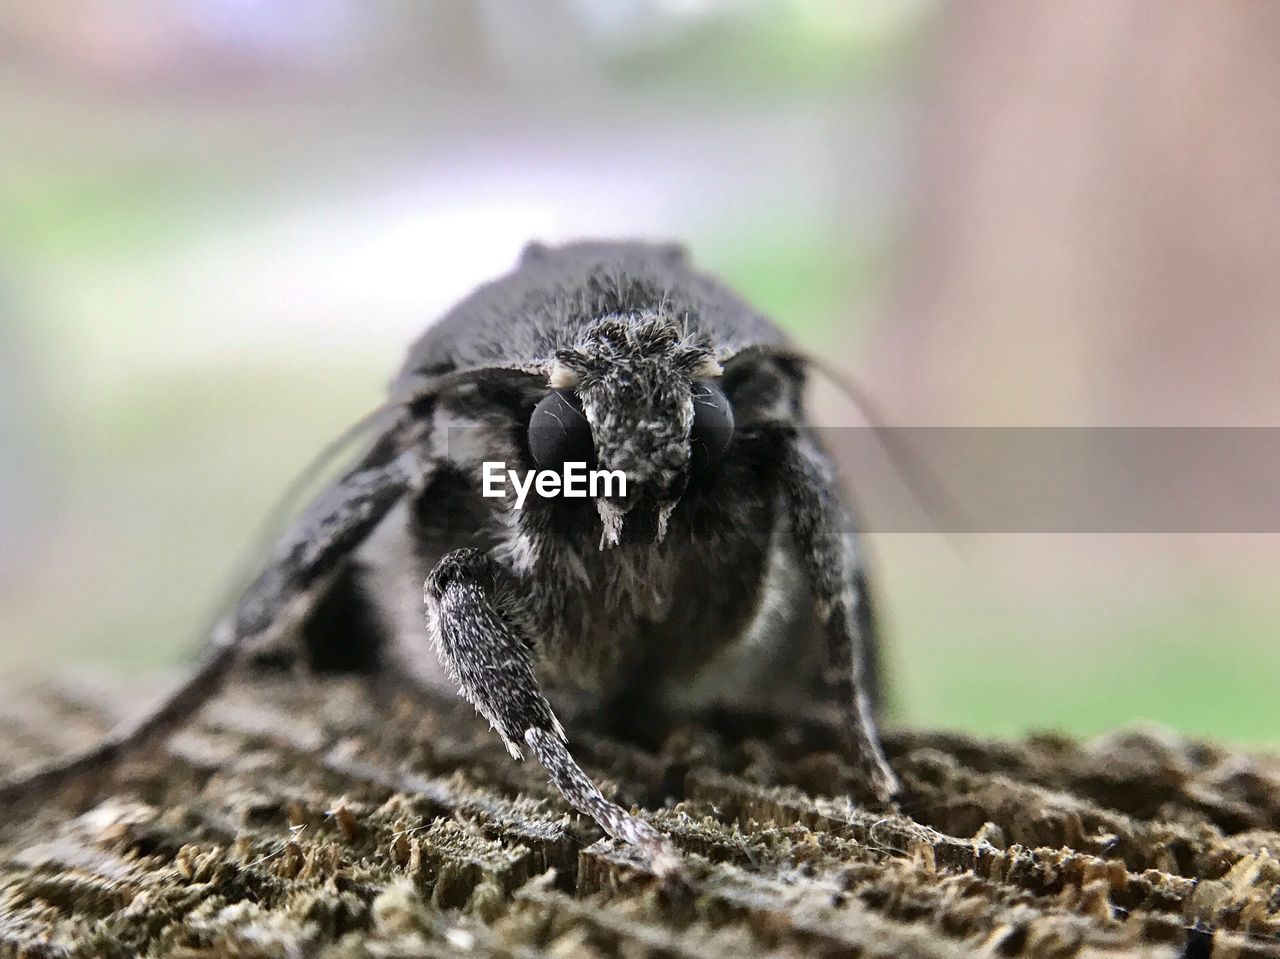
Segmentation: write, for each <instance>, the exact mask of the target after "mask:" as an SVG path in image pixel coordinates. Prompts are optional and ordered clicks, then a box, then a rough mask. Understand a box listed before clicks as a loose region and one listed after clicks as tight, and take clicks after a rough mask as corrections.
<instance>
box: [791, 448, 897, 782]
mask: <svg viewBox="0 0 1280 959" xmlns="http://www.w3.org/2000/svg"><path fill="white" fill-rule="evenodd" d="M784 469H785V486H786V491H787V500H788V502H789V504H790V512H791V525H792V530H793V532H794V535H795V538H796V545H797V547H798V548H799V551H800V556H801V561H802V563H803V564H804V566H805V569H806V572H807V573H808V577H809V585H810V589H812V591H813V595H814V600H815V605H816V607H817V612H818V618H819V620H820V621H821V622H822V624H823V628H824V629H825V631H826V634H827V646H828V650H829V658H830V662H831V664H832V666H833V669H834V672H835V686H836V689H837V692H838V695H839V698H840V703H841V705H842V707H843V709H844V712H845V722H846V727H847V729H848V733H849V736H850V739H851V741H852V742H851V745H852V747H853V749H854V750H855V752H856V754H857V757H858V758H859V760H860V761H861V763H862V764H863V767H864V768H865V770H866V774H867V777H868V780H869V782H870V783H871V786H872V788H873V789H874V790H875V793H876V796H877V797H879V798H880V799H881V800H882V801H888V800H889V799H891V798H892V797H893V796H894V795H895V794H896V793H897V792H898V790H899V789H900V788H901V786H900V783H899V781H898V777H897V776H896V775H895V774H894V772H893V769H892V768H890V766H889V762H888V760H887V759H885V755H884V749H883V747H882V746H881V745H880V732H879V730H878V729H877V728H876V722H875V714H874V709H873V707H874V703H875V699H874V692H873V689H872V685H871V684H872V683H873V682H874V676H872V675H871V674H870V670H869V668H868V657H867V649H868V648H869V647H870V645H871V644H873V643H874V641H875V639H874V636H872V635H871V634H870V629H871V616H870V608H869V602H870V601H869V599H868V597H867V585H866V576H865V573H864V572H863V559H862V554H861V550H860V548H859V543H858V532H857V528H856V527H855V525H854V522H853V517H852V516H851V515H850V512H849V509H848V508H847V507H846V506H845V504H844V502H843V500H842V499H841V496H840V493H839V486H838V482H837V480H836V475H835V468H834V467H833V465H832V464H831V461H830V460H829V459H828V458H827V457H826V454H824V453H823V452H822V450H820V449H819V448H818V446H817V444H816V443H815V442H814V441H813V439H812V437H810V436H809V435H808V434H807V433H799V434H793V435H792V437H791V438H790V439H789V441H788V449H787V454H786V463H785V467H784Z"/></svg>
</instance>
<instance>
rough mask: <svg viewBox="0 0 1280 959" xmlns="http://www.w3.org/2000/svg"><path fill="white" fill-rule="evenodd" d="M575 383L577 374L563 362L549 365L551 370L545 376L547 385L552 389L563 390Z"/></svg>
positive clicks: (576, 382)
mask: <svg viewBox="0 0 1280 959" xmlns="http://www.w3.org/2000/svg"><path fill="white" fill-rule="evenodd" d="M577 384H578V374H577V373H575V372H574V371H573V370H571V369H569V367H567V366H565V365H564V364H563V363H556V364H555V365H553V366H552V367H551V372H550V374H548V376H547V385H548V386H550V387H551V388H552V389H553V390H565V389H568V388H569V387H571V386H576V385H577Z"/></svg>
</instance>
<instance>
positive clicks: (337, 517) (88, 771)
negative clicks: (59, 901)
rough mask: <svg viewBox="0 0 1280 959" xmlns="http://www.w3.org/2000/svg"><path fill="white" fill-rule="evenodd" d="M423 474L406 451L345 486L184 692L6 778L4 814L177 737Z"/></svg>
mask: <svg viewBox="0 0 1280 959" xmlns="http://www.w3.org/2000/svg"><path fill="white" fill-rule="evenodd" d="M422 475H423V470H422V465H421V464H420V463H419V462H418V461H417V459H416V458H414V457H412V456H410V455H407V454H406V455H405V456H403V457H401V458H399V459H396V460H393V461H391V462H390V463H386V464H383V465H380V466H375V467H371V468H368V469H363V470H358V471H356V472H353V473H351V474H349V475H348V476H346V477H345V478H344V479H342V480H341V481H339V482H338V483H337V484H336V485H335V486H334V487H332V488H331V489H330V490H329V491H328V492H327V493H325V494H324V495H322V496H321V497H320V498H319V499H318V500H317V502H316V503H315V504H314V505H313V506H312V507H311V508H310V509H308V510H307V511H306V512H305V513H304V514H303V515H302V516H301V517H300V518H299V520H298V521H297V522H296V523H295V524H294V525H293V526H292V527H291V528H290V529H289V531H288V532H287V533H286V534H285V535H284V536H283V537H282V538H281V539H280V541H279V542H278V543H277V545H276V548H275V550H274V552H273V554H272V557H271V561H270V564H269V565H268V566H267V568H266V569H265V570H264V571H263V572H262V573H261V575H259V576H258V578H257V579H256V580H255V581H254V582H253V584H252V585H251V586H250V587H249V589H248V591H247V592H245V594H244V596H243V597H242V598H241V599H240V601H239V603H237V605H236V607H235V609H234V610H232V612H231V613H230V614H228V615H227V616H226V617H224V618H223V619H222V620H221V621H220V622H219V623H218V625H217V626H216V627H215V628H214V631H213V636H212V639H211V641H210V643H209V644H208V646H207V647H206V648H205V651H204V654H203V656H202V658H201V660H200V663H199V665H198V666H197V668H196V670H195V671H194V672H193V673H192V674H191V675H190V676H189V677H187V679H186V680H184V681H183V683H182V685H181V686H179V687H178V689H177V690H175V691H174V692H172V693H170V694H169V695H168V697H167V698H166V699H165V700H164V701H163V702H162V703H161V704H160V705H159V706H158V707H157V708H155V709H153V710H152V711H151V712H149V713H148V714H147V715H146V716H144V717H143V718H142V719H141V720H138V721H137V722H134V723H130V724H127V725H125V726H122V727H120V728H118V729H115V730H112V731H111V732H110V733H109V734H108V735H107V736H106V738H104V739H103V740H102V741H101V742H100V743H98V744H97V745H95V746H92V747H90V748H89V749H87V750H85V751H84V752H81V753H77V754H75V755H73V756H68V757H64V758H60V759H55V760H53V761H52V762H49V763H47V764H45V765H42V766H39V767H37V768H35V769H29V770H23V771H20V772H19V773H18V774H17V775H16V776H15V777H14V778H12V779H7V780H4V781H0V809H5V810H8V809H11V808H13V807H16V806H17V805H19V804H21V803H26V802H31V801H36V800H40V799H43V798H44V797H47V796H48V795H49V794H50V793H51V792H54V791H57V790H61V789H63V788H66V787H68V786H70V785H72V784H74V783H77V782H82V781H86V780H90V779H93V778H95V777H97V776H101V775H103V774H105V773H107V772H109V771H110V770H111V769H112V768H113V767H114V765H115V763H116V762H118V761H119V760H121V759H123V758H126V757H127V756H129V755H130V754H134V753H138V752H142V751H145V750H146V749H148V748H150V747H151V746H153V745H154V744H155V743H157V742H159V741H160V740H162V739H164V738H165V737H166V736H168V735H170V734H171V733H173V732H174V731H175V730H176V729H178V728H179V727H180V726H181V725H182V724H183V723H184V722H186V721H187V720H188V719H189V718H190V717H191V716H192V715H193V714H194V713H195V712H196V711H197V710H198V709H199V708H200V707H201V706H203V705H204V704H205V703H206V702H208V701H209V700H210V699H211V698H212V697H213V696H214V695H215V694H216V693H217V692H218V690H219V689H221V688H222V685H223V683H224V682H225V681H226V679H227V676H228V674H229V673H230V672H231V669H232V667H233V666H234V665H235V664H236V662H237V661H238V660H239V658H240V656H241V654H242V653H243V652H244V650H245V649H246V647H249V646H252V645H256V644H258V643H259V642H267V641H270V640H271V639H272V638H274V637H276V636H279V635H280V634H281V633H282V632H284V631H285V630H287V629H289V628H291V627H294V626H296V625H297V624H298V623H299V622H300V621H301V620H302V619H303V618H304V617H305V616H306V614H307V612H308V611H309V610H310V609H311V608H313V607H314V605H315V604H316V602H317V601H318V600H319V599H320V597H322V596H323V595H324V591H325V589H326V587H327V585H328V584H329V582H330V581H331V579H332V576H333V574H334V572H335V571H336V570H338V569H339V568H340V567H341V564H342V563H343V561H344V560H345V559H346V557H347V556H348V555H349V554H350V552H351V549H352V547H353V546H354V545H355V544H357V543H358V542H359V541H360V540H361V539H363V538H364V537H365V536H366V535H368V533H369V531H370V530H371V529H372V528H373V527H374V526H375V525H377V523H378V521H379V520H380V519H381V518H382V517H383V516H384V515H385V514H386V513H387V511H388V510H389V509H390V508H391V506H392V505H394V503H395V502H396V500H398V499H399V498H400V496H401V495H403V494H404V492H405V491H406V490H407V489H408V488H409V487H410V486H411V485H413V484H414V483H416V482H419V481H420V479H421V477H422Z"/></svg>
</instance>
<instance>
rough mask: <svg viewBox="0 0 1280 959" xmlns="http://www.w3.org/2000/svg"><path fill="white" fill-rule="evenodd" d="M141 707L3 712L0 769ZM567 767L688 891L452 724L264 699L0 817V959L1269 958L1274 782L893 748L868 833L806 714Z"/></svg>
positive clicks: (610, 746) (319, 694)
mask: <svg viewBox="0 0 1280 959" xmlns="http://www.w3.org/2000/svg"><path fill="white" fill-rule="evenodd" d="M149 691H150V686H149V685H148V692H149ZM141 698H142V697H140V696H138V694H137V693H135V692H134V691H132V690H123V689H120V688H115V689H103V688H101V687H98V688H95V689H94V690H93V691H92V692H91V693H89V692H87V691H86V690H85V689H84V688H83V687H82V688H79V689H76V690H75V691H74V692H71V691H68V690H66V689H62V690H61V691H59V690H57V689H48V690H43V691H37V692H31V693H27V694H12V695H8V696H5V697H3V702H2V703H0V769H4V770H8V769H12V768H14V767H15V766H17V765H19V764H22V763H25V762H29V761H31V760H33V759H35V758H37V757H40V756H43V755H47V754H49V753H51V752H54V751H57V750H65V749H71V748H74V747H76V746H82V745H84V744H85V743H87V742H89V741H91V740H92V738H93V737H94V736H96V735H97V734H99V733H100V732H101V731H102V730H103V729H104V728H106V726H107V725H109V723H110V722H111V721H112V720H113V719H115V718H117V717H118V715H119V714H120V713H121V712H123V711H127V710H128V709H133V708H137V707H136V705H134V704H135V702H137V701H139V700H140V699H141ZM124 703H129V704H130V705H129V706H128V707H125V706H124V705H123V704H124ZM572 742H573V745H574V747H575V749H576V751H577V754H578V756H579V759H580V761H581V762H582V763H583V764H584V766H585V767H586V768H587V769H588V770H589V771H590V772H591V773H592V774H593V775H595V776H596V777H597V778H598V781H599V782H600V784H601V786H602V788H603V789H604V790H605V792H606V793H610V794H613V795H615V796H617V797H618V798H619V799H620V800H621V801H622V802H623V804H624V805H634V806H635V807H636V808H637V809H638V810H639V811H640V812H641V813H642V814H643V815H644V816H645V817H646V818H648V819H649V820H650V821H651V822H653V823H654V824H656V825H658V826H660V827H661V828H663V829H664V830H666V831H667V832H668V833H669V834H670V835H671V836H672V837H673V838H674V840H675V842H676V843H677V844H678V845H679V847H680V848H681V850H683V852H684V853H685V854H686V856H687V857H688V860H689V869H690V873H691V877H692V887H693V888H692V892H691V894H690V895H686V896H681V895H677V894H673V893H672V892H671V891H670V890H668V889H664V888H662V887H661V885H660V884H659V883H658V882H657V881H655V880H654V879H653V877H651V876H649V875H648V874H647V873H646V871H645V869H644V868H643V867H642V866H641V865H640V864H639V863H638V862H637V861H636V860H635V859H634V857H633V856H632V855H630V854H629V852H628V851H627V850H626V849H623V848H621V847H619V846H617V845H616V844H614V843H613V842H611V841H609V840H607V839H603V838H602V837H601V834H600V833H599V832H598V831H597V830H596V829H594V827H592V825H591V824H590V823H589V822H587V821H585V820H583V819H581V818H580V817H578V816H576V815H571V814H570V813H569V812H568V810H567V807H566V806H565V805H564V803H563V802H562V801H561V800H560V799H559V798H558V797H557V796H556V795H555V794H554V793H553V791H552V790H551V789H550V787H549V786H548V785H547V783H546V779H545V776H544V775H543V773H542V771H541V770H540V769H539V768H538V767H537V765H536V764H533V763H529V762H526V763H516V762H513V761H512V760H511V759H510V758H509V757H508V756H507V754H506V753H505V751H504V750H503V748H502V746H501V745H500V744H499V742H498V738H497V736H496V735H494V734H493V733H492V732H491V731H490V730H489V729H488V728H487V726H486V724H485V723H484V721H483V720H481V719H480V718H478V717H477V716H475V715H474V714H473V713H472V712H471V711H470V709H469V708H467V707H465V706H464V705H461V704H459V705H456V706H455V705H453V704H450V705H441V706H440V707H438V708H424V707H423V706H422V705H421V704H414V703H410V702H408V701H405V700H399V701H397V702H395V703H393V704H390V705H385V706H379V705H378V704H377V703H375V702H374V701H373V700H371V699H370V698H369V697H368V696H367V694H366V692H365V691H364V688H363V687H362V686H361V685H360V684H359V683H356V682H350V681H310V682H301V683H286V682H283V681H282V682H266V681H258V682H255V683H253V684H248V685H241V686H238V687H237V688H236V689H234V690H232V691H231V692H229V693H227V694H226V695H224V696H222V697H221V698H220V699H219V700H218V701H217V702H216V703H215V704H214V705H212V706H210V707H209V708H208V709H206V710H205V712H204V714H203V715H202V717H201V718H200V719H199V720H198V721H197V722H196V723H194V724H192V725H191V726H190V727H189V728H187V729H185V730H184V731H182V732H181V733H179V734H178V735H176V736H175V737H173V738H172V739H171V740H170V741H169V743H168V744H167V746H166V747H165V748H164V749H163V750H162V751H161V752H159V753H157V754H155V755H151V756H147V757H139V758H138V759H136V760H134V761H131V762H130V763H128V764H126V765H125V766H124V767H122V768H121V769H120V770H118V771H117V772H116V773H114V774H113V775H112V776H110V777H109V778H108V779H106V780H104V781H102V782H99V783H96V784H94V785H93V787H92V789H91V790H90V789H85V790H83V791H80V792H79V793H78V794H76V795H64V796H61V797H59V800H58V802H56V803H50V804H47V805H46V806H44V807H42V808H40V809H36V810H19V811H6V812H7V815H5V816H4V817H3V821H0V957H10V956H42V957H43V956H62V955H68V956H94V957H98V956H101V957H107V959H114V957H123V956H134V955H144V956H152V955H155V956H158V955H173V956H185V957H193V959H194V957H205V956H224V955H231V956H264V957H265V956H270V957H275V956H280V957H291V956H312V955H315V956H321V957H335V959H336V957H355V956H369V957H373V956H380V957H388V956H391V957H393V956H458V955H468V956H482V957H483V956H504V957H506V956H513V957H535V956H552V957H563V959H569V957H573V959H577V957H582V959H587V957H595V956H614V955H618V956H626V957H648V956H655V957H657V956H661V957H667V956H687V957H692V956H714V957H719V956H734V957H749V956H824V957H826V956H830V957H834V956H877V957H878V956H894V957H904V956H928V957H962V956H963V957H968V956H993V957H994V956H1063V957H1065V956H1089V957H1103V956H1165V957H1176V956H1187V957H1204V956H1214V957H1237V956H1239V957H1244V956H1259V957H1261V956H1280V759H1277V758H1276V757H1274V756H1265V755H1250V754H1246V753H1242V752H1236V751H1231V750H1228V749H1226V748H1222V747H1220V746H1216V745H1212V744H1206V743H1201V742H1194V741H1189V740H1186V739H1183V738H1181V737H1179V736H1176V735H1174V734H1172V733H1168V732H1165V731H1162V730H1155V729H1130V730H1122V731H1119V732H1116V733H1113V734H1109V735H1105V736H1102V737H1099V738H1097V739H1094V740H1092V741H1089V742H1085V743H1079V742H1075V741H1072V740H1069V739H1066V738H1062V737H1057V736H1040V737H1032V738H1029V739H1026V740H1022V741H1016V742H1002V741H993V740H981V739H975V738H970V737H967V736H963V735H955V734H948V733H928V732H898V733H896V734H895V733H891V734H890V735H889V737H888V749H889V755H890V758H891V759H892V761H893V762H894V765H895V767H896V768H897V770H898V771H899V772H900V773H901V775H902V778H903V780H904V782H905V784H906V789H907V795H906V797H905V798H904V799H903V801H902V802H901V803H899V804H898V808H892V809H886V808H883V807H878V806H876V805H875V804H874V803H873V802H872V801H871V800H870V798H869V796H868V795H867V794H866V793H865V792H864V791H862V790H861V789H860V787H859V786H858V784H857V781H856V776H855V774H854V771H853V770H852V769H851V767H850V766H849V765H848V764H847V763H846V762H845V761H844V760H842V759H841V758H840V757H839V756H838V755H837V753H836V752H834V751H833V746H834V730H833V727H832V726H830V725H828V724H827V723H826V722H825V721H823V720H822V719H820V718H812V719H803V720H798V719H794V718H791V719H787V720H781V721H770V720H768V719H764V718H757V719H754V720H748V719H746V718H744V717H736V718H734V719H732V720H726V719H725V718H723V717H722V718H721V721H720V722H719V723H718V724H714V725H708V726H705V727H704V726H688V727H684V728H681V729H679V730H676V731H675V732H673V733H672V734H671V735H670V736H668V738H667V739H666V741H665V742H664V743H663V744H662V745H661V747H660V748H658V749H657V750H654V751H650V750H643V749H638V748H636V747H633V746H630V745H628V744H625V743H621V742H618V741H614V740H610V739H607V738H601V737H598V736H597V737H593V736H590V735H587V734H585V733H578V734H574V735H573V737H572Z"/></svg>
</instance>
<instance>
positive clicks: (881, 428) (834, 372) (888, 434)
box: [795, 352, 976, 553]
mask: <svg viewBox="0 0 1280 959" xmlns="http://www.w3.org/2000/svg"><path fill="white" fill-rule="evenodd" d="M795 356H796V357H797V358H798V359H800V360H802V361H803V362H804V363H806V364H808V365H809V366H811V367H813V368H814V369H815V370H817V371H818V372H819V373H821V374H822V375H823V376H824V377H825V378H826V379H827V381H828V382H829V383H831V385H832V386H834V387H836V389H837V390H839V391H840V393H841V395H843V396H844V398H845V399H846V400H848V401H849V402H850V403H852V404H853V405H854V406H855V407H857V409H858V412H859V413H861V414H862V418H863V419H864V420H865V421H866V423H867V426H869V427H870V428H871V432H872V433H874V434H875V437H876V439H877V440H878V441H879V442H880V445H881V447H882V448H883V449H884V451H885V453H886V454H887V455H888V457H889V461H890V462H891V463H892V464H893V468H894V470H895V471H897V473H898V475H899V476H900V477H902V481H903V483H904V484H905V485H906V488H907V492H908V493H910V494H911V498H912V499H913V500H915V501H916V505H917V506H919V507H920V509H921V510H922V511H923V512H924V514H925V516H926V517H927V518H928V520H929V523H930V524H931V525H932V526H933V528H934V529H935V530H936V531H937V532H938V533H940V534H941V535H942V536H944V537H945V538H946V539H947V541H948V542H949V543H950V544H951V547H952V549H954V550H955V551H956V552H957V553H960V552H961V551H962V550H961V548H960V545H959V544H958V543H957V542H956V540H955V534H956V533H967V532H972V531H973V530H974V529H975V528H976V527H975V526H974V524H973V522H972V521H971V520H970V519H969V516H968V514H967V513H965V511H964V509H963V507H961V506H960V504H959V503H957V502H956V500H955V498H954V497H952V496H951V494H950V492H949V491H948V490H947V486H946V484H945V483H944V482H943V481H942V480H941V479H939V478H938V475H937V474H936V473H934V471H933V470H932V469H930V468H929V464H928V463H927V462H926V461H925V460H924V458H923V457H921V456H920V455H919V454H918V453H917V452H916V451H915V450H914V449H912V447H911V445H910V444H909V443H906V442H904V441H903V440H902V438H901V437H900V436H899V435H898V432H897V430H896V429H895V428H894V426H893V424H892V423H890V421H889V418H888V417H887V416H885V414H884V411H883V410H882V409H881V408H880V405H879V404H878V403H877V402H876V401H875V400H874V399H873V398H872V396H871V394H870V393H869V392H867V390H865V389H864V388H863V387H862V385H861V384H860V383H859V382H858V381H857V380H855V379H854V378H853V377H852V376H851V375H850V374H848V373H846V372H845V371H844V370H840V369H837V368H836V367H834V366H832V365H831V364H830V363H828V362H826V361H825V360H822V359H819V358H818V357H816V356H812V355H811V354H809V353H803V352H796V353H795Z"/></svg>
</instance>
